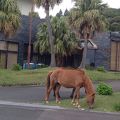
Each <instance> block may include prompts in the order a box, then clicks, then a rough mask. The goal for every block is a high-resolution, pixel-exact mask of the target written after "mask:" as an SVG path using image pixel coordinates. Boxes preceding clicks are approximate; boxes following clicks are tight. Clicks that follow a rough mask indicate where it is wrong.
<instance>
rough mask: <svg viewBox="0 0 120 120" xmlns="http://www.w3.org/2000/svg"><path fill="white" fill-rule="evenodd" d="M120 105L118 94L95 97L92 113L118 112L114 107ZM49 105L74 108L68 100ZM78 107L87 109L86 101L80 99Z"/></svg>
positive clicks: (52, 102)
mask: <svg viewBox="0 0 120 120" xmlns="http://www.w3.org/2000/svg"><path fill="white" fill-rule="evenodd" d="M116 104H120V92H119V93H114V94H113V95H111V96H104V95H96V99H95V105H94V109H93V111H102V112H120V111H117V109H115V105H116ZM49 105H57V106H61V107H65V108H75V107H74V106H73V105H72V104H71V100H70V99H66V100H62V101H61V103H60V104H56V103H55V101H51V102H50V103H49ZM80 105H81V107H82V108H85V109H88V105H87V103H86V99H85V98H82V99H80Z"/></svg>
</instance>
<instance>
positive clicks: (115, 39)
mask: <svg viewBox="0 0 120 120" xmlns="http://www.w3.org/2000/svg"><path fill="white" fill-rule="evenodd" d="M17 1H18V5H19V7H20V9H21V12H22V14H23V15H22V21H21V22H22V24H21V27H20V28H19V30H18V31H17V33H16V35H15V36H13V37H12V38H10V39H5V37H4V35H3V34H1V33H0V67H1V68H11V67H12V66H13V64H17V63H18V64H20V65H21V66H22V65H23V64H24V63H25V62H26V60H27V51H28V41H29V17H28V16H26V15H28V13H29V11H30V8H31V5H32V2H30V0H17ZM44 21H45V20H44V19H40V18H34V19H33V21H32V25H33V26H32V28H33V29H32V44H31V48H32V50H31V62H36V63H44V64H47V65H49V64H50V54H44V55H40V54H39V53H37V52H36V51H34V49H33V43H34V41H35V40H36V37H35V36H36V32H37V25H38V24H40V23H41V24H42V23H43V22H44ZM93 42H94V43H95V44H96V45H97V48H96V46H95V44H94V43H93ZM93 42H91V41H89V45H92V46H93V48H94V49H93V48H92V47H90V48H89V49H88V54H87V65H92V66H95V67H98V66H104V67H105V68H106V69H107V70H114V71H120V52H119V51H120V32H114V33H111V32H106V33H99V34H96V35H95V37H94V41H93ZM81 58H82V51H81V50H76V51H75V52H74V53H73V54H72V55H71V56H68V57H66V58H64V64H63V65H64V66H74V67H78V66H79V65H80V61H81Z"/></svg>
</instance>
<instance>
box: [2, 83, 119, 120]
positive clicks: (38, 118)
mask: <svg viewBox="0 0 120 120" xmlns="http://www.w3.org/2000/svg"><path fill="white" fill-rule="evenodd" d="M109 84H111V85H112V87H113V89H114V91H120V87H119V86H120V81H115V82H112V81H109ZM95 86H96V85H95ZM71 90H72V89H65V88H62V89H61V91H60V94H61V96H62V99H65V98H69V95H70V93H71ZM44 95H45V88H44V87H32V86H27V87H0V120H56V119H57V120H61V119H62V120H120V114H108V113H95V112H90V111H79V110H65V109H61V108H56V107H55V108H54V107H51V108H50V107H49V106H43V105H41V104H40V102H41V101H43V100H44ZM81 96H84V89H81ZM53 99H54V97H53V95H52V93H51V96H50V100H53ZM38 103H39V104H38Z"/></svg>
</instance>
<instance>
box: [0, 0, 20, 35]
mask: <svg viewBox="0 0 120 120" xmlns="http://www.w3.org/2000/svg"><path fill="white" fill-rule="evenodd" d="M20 15H21V14H20V10H19V9H18V6H17V3H16V0H0V31H1V32H3V34H4V35H5V37H10V36H11V35H13V34H14V33H15V32H16V31H17V29H18V28H19V26H20Z"/></svg>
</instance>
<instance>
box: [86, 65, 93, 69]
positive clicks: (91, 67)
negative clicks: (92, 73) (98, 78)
mask: <svg viewBox="0 0 120 120" xmlns="http://www.w3.org/2000/svg"><path fill="white" fill-rule="evenodd" d="M85 68H86V69H87V70H95V68H94V67H93V66H90V65H86V66H85Z"/></svg>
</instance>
